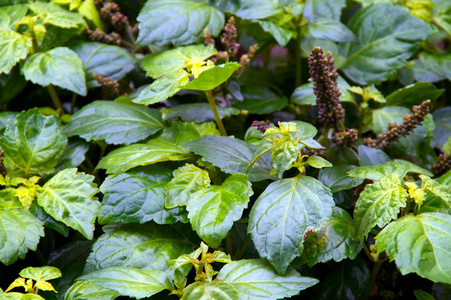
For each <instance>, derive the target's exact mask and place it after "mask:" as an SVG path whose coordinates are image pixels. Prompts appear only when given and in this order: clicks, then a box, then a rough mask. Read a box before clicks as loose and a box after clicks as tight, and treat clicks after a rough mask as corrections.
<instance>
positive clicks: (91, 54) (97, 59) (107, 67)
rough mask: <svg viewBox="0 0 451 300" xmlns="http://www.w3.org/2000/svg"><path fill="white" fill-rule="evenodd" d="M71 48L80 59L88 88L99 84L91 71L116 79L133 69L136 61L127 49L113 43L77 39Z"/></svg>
mask: <svg viewBox="0 0 451 300" xmlns="http://www.w3.org/2000/svg"><path fill="white" fill-rule="evenodd" d="M71 49H72V50H74V51H75V52H77V54H78V56H79V57H80V59H81V62H82V64H83V68H84V69H85V73H86V84H87V87H88V88H92V87H99V86H100V83H98V82H97V80H95V79H94V77H93V73H97V74H98V75H101V76H103V77H109V78H111V79H112V80H116V81H118V80H121V79H122V78H124V76H125V75H126V74H127V73H128V72H130V71H131V70H133V68H134V64H135V62H136V61H137V60H136V59H135V57H133V56H132V55H131V54H130V53H129V52H128V51H127V50H125V49H124V48H121V47H119V46H115V45H106V44H101V43H95V42H85V41H77V42H75V43H74V44H72V45H71Z"/></svg>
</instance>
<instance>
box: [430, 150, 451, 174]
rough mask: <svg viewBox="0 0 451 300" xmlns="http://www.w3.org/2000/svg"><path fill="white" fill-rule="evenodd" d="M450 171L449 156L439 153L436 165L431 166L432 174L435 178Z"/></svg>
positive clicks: (450, 159)
mask: <svg viewBox="0 0 451 300" xmlns="http://www.w3.org/2000/svg"><path fill="white" fill-rule="evenodd" d="M449 170H451V156H449V155H447V154H445V153H440V154H439V155H438V157H437V163H436V164H435V165H432V173H434V175H436V176H441V175H443V174H445V173H446V172H448V171H449Z"/></svg>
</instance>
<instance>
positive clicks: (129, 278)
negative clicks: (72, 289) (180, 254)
mask: <svg viewBox="0 0 451 300" xmlns="http://www.w3.org/2000/svg"><path fill="white" fill-rule="evenodd" d="M78 280H88V281H90V282H93V283H94V284H96V285H98V286H100V287H103V288H106V289H110V290H113V291H116V292H118V293H119V294H120V295H123V296H129V297H134V298H137V299H142V298H146V297H150V296H152V295H154V294H156V293H159V292H161V291H163V290H166V289H168V290H172V289H173V285H172V282H171V280H170V279H169V277H168V275H167V274H166V273H165V272H163V271H159V270H141V269H135V268H126V267H109V268H106V269H102V270H98V271H95V272H93V273H89V274H87V275H83V276H81V277H79V278H78Z"/></svg>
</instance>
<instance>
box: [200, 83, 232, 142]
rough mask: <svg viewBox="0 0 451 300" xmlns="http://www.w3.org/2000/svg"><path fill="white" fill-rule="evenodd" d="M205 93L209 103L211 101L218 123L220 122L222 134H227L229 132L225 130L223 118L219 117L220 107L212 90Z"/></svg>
mask: <svg viewBox="0 0 451 300" xmlns="http://www.w3.org/2000/svg"><path fill="white" fill-rule="evenodd" d="M205 94H206V95H207V99H208V103H210V107H211V110H212V111H213V115H214V116H215V120H216V123H217V124H218V127H219V131H220V132H221V135H223V136H227V132H226V131H225V128H224V124H223V123H222V120H221V118H220V117H219V113H218V109H217V108H216V103H215V99H213V94H212V92H211V90H208V91H205Z"/></svg>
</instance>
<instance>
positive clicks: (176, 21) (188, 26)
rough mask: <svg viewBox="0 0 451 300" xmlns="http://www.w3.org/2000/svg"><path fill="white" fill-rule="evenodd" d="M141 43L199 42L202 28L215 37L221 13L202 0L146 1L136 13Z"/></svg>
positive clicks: (221, 24) (176, 44) (221, 21)
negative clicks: (137, 13)
mask: <svg viewBox="0 0 451 300" xmlns="http://www.w3.org/2000/svg"><path fill="white" fill-rule="evenodd" d="M137 20H138V22H140V23H139V35H138V39H137V43H138V44H139V45H141V46H146V45H157V46H164V45H170V44H174V45H175V46H180V45H189V44H192V43H198V42H200V40H201V38H202V37H203V35H204V29H205V28H208V31H209V32H210V33H211V34H212V35H213V36H217V35H218V34H219V32H220V31H221V30H222V28H224V13H223V12H222V11H220V10H218V9H216V8H214V7H213V6H210V5H208V4H207V1H202V0H153V1H147V2H146V5H145V6H144V7H143V8H142V9H141V11H140V13H139V15H138V19H137Z"/></svg>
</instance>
